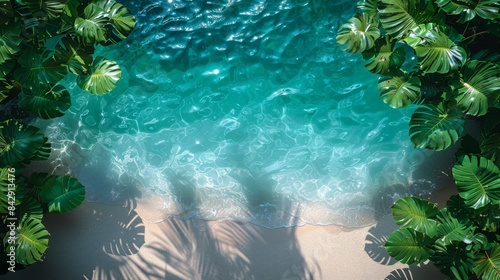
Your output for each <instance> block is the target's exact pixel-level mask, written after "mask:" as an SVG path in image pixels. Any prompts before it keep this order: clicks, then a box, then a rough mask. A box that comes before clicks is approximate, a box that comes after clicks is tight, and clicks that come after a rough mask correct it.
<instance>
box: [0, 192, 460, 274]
mask: <svg viewBox="0 0 500 280" xmlns="http://www.w3.org/2000/svg"><path fill="white" fill-rule="evenodd" d="M450 192H453V188H448V189H444V190H441V191H437V192H435V193H434V195H433V200H434V201H438V202H440V203H439V204H440V206H443V203H444V201H445V200H446V198H447V197H448V196H449V194H450ZM141 210H142V211H144V209H141V207H138V206H137V205H133V204H130V205H128V207H124V206H120V205H102V204H97V203H87V202H86V203H84V204H83V205H81V206H80V207H79V208H78V209H76V210H75V211H73V212H71V213H68V214H59V215H55V214H47V215H46V217H45V218H44V219H45V220H44V222H45V225H46V227H47V229H48V230H49V232H50V233H51V239H50V244H49V245H50V247H49V249H48V250H47V254H46V259H45V261H44V262H40V263H37V264H34V265H32V266H31V267H28V268H26V269H24V270H20V271H17V272H15V273H9V274H7V275H4V276H3V278H5V279H16V280H21V279H37V278H38V279H56V280H57V279H195V280H197V279H270V280H271V279H283V280H285V279H287V280H288V279H290V280H291V279H446V277H444V276H443V275H441V274H440V273H439V271H438V270H437V269H436V268H435V267H433V266H432V265H431V264H426V265H422V266H408V265H403V264H400V263H398V262H396V261H395V260H394V259H391V258H389V256H388V255H387V253H386V252H385V250H384V249H383V247H382V246H383V243H384V242H385V240H386V237H387V235H388V234H390V232H391V231H392V230H394V229H395V228H397V226H396V225H395V224H394V222H393V221H392V218H391V217H390V216H386V217H384V218H383V219H382V220H380V221H379V222H378V223H377V224H376V225H373V226H370V227H365V228H360V229H343V228H340V227H337V226H302V227H291V228H282V229H273V230H269V229H265V228H262V227H258V226H255V225H252V224H248V223H246V224H240V223H236V222H231V221H220V222H204V221H199V220H180V219H177V218H168V219H166V220H165V221H163V222H159V223H148V222H144V221H143V219H142V218H141ZM144 214H145V213H144ZM40 277H42V278H40Z"/></svg>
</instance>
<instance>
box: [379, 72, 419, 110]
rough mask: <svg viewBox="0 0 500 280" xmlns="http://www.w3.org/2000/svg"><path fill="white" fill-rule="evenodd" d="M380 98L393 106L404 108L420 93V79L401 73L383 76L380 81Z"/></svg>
mask: <svg viewBox="0 0 500 280" xmlns="http://www.w3.org/2000/svg"><path fill="white" fill-rule="evenodd" d="M378 90H379V91H380V98H382V100H384V102H385V103H386V104H389V106H391V107H392V108H403V107H406V106H408V105H410V104H411V102H413V101H414V100H416V99H417V98H418V97H419V95H420V79H419V78H418V77H416V76H408V75H405V74H403V73H401V75H400V76H394V77H381V78H380V79H379V82H378Z"/></svg>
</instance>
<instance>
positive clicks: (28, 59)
mask: <svg viewBox="0 0 500 280" xmlns="http://www.w3.org/2000/svg"><path fill="white" fill-rule="evenodd" d="M17 62H18V63H19V64H20V65H21V66H22V67H19V68H18V69H17V70H16V71H15V73H14V77H15V78H16V80H18V81H19V83H21V84H22V85H23V86H24V87H30V86H33V85H38V84H40V83H47V84H56V83H57V82H59V81H60V80H61V79H62V78H63V77H64V76H65V75H66V74H67V73H68V70H67V69H66V66H65V65H63V64H62V63H61V62H60V61H58V60H56V57H54V56H51V55H50V54H49V53H48V52H47V53H39V52H37V51H36V50H35V49H34V48H30V49H29V50H27V51H26V53H23V55H22V56H21V57H20V58H19V59H18V60H17Z"/></svg>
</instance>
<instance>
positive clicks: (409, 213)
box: [391, 197, 439, 237]
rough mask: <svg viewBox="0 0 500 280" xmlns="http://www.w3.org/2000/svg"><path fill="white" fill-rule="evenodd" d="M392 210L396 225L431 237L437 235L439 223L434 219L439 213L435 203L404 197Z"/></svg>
mask: <svg viewBox="0 0 500 280" xmlns="http://www.w3.org/2000/svg"><path fill="white" fill-rule="evenodd" d="M391 209H392V215H393V216H394V221H395V222H396V224H398V225H400V226H402V227H410V228H413V229H415V230H417V231H421V232H424V233H425V234H427V235H428V236H431V237H432V236H434V235H436V232H437V222H436V220H435V219H434V218H435V217H436V215H437V214H438V213H439V211H438V209H437V207H436V205H434V204H433V203H430V202H429V201H427V200H423V199H420V198H416V197H404V198H401V199H398V200H397V201H396V203H395V204H394V205H393V206H392V207H391Z"/></svg>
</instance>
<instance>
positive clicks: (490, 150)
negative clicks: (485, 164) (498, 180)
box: [480, 133, 500, 166]
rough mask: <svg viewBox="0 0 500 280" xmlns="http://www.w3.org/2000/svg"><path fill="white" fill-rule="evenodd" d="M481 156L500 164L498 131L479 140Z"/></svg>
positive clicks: (499, 137)
mask: <svg viewBox="0 0 500 280" xmlns="http://www.w3.org/2000/svg"><path fill="white" fill-rule="evenodd" d="M480 148H481V156H484V157H486V158H488V159H490V160H492V161H493V162H494V163H495V165H496V166H500V133H493V134H491V135H489V136H488V137H487V138H486V139H484V140H483V142H481V146H480Z"/></svg>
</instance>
